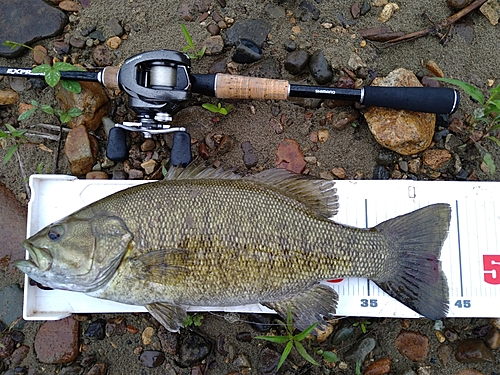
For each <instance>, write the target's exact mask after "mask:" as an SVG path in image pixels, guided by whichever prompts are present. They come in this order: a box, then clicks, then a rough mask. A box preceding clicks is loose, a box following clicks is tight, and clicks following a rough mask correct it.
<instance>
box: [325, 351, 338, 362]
mask: <svg viewBox="0 0 500 375" xmlns="http://www.w3.org/2000/svg"><path fill="white" fill-rule="evenodd" d="M321 355H322V356H323V358H324V359H325V361H327V362H337V361H338V360H339V358H338V357H337V354H335V353H333V352H331V351H329V350H325V351H323V352H322V353H321Z"/></svg>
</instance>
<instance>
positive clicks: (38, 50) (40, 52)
mask: <svg viewBox="0 0 500 375" xmlns="http://www.w3.org/2000/svg"><path fill="white" fill-rule="evenodd" d="M33 50H34V51H33V61H35V64H38V65H40V64H44V63H48V58H47V56H48V52H47V48H45V47H44V46H41V45H36V46H35V47H33Z"/></svg>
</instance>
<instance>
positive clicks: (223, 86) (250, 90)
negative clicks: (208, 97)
mask: <svg viewBox="0 0 500 375" xmlns="http://www.w3.org/2000/svg"><path fill="white" fill-rule="evenodd" d="M288 86H289V85H288V81H285V80H278V79H268V78H255V77H242V76H233V75H230V74H217V76H216V78H215V96H216V97H217V98H220V99H277V100H286V99H288Z"/></svg>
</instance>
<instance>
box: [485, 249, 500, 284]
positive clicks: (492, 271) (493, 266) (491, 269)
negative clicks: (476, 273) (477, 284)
mask: <svg viewBox="0 0 500 375" xmlns="http://www.w3.org/2000/svg"><path fill="white" fill-rule="evenodd" d="M483 269H484V281H486V282H487V283H488V284H494V285H498V284H500V255H483Z"/></svg>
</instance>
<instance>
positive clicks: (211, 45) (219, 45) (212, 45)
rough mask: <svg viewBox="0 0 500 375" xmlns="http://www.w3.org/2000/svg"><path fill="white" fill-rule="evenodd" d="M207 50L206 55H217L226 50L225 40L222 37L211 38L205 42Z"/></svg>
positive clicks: (214, 36)
mask: <svg viewBox="0 0 500 375" xmlns="http://www.w3.org/2000/svg"><path fill="white" fill-rule="evenodd" d="M203 46H204V47H205V48H206V49H205V54H206V55H208V56H212V55H217V54H219V53H221V52H222V50H223V49H224V40H223V39H222V36H220V35H213V36H209V37H208V38H207V39H205V41H204V42H203Z"/></svg>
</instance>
